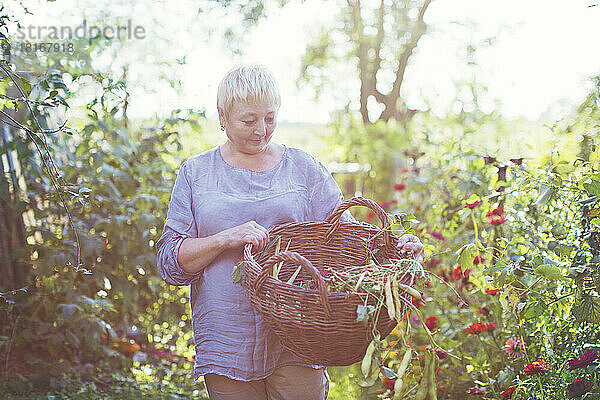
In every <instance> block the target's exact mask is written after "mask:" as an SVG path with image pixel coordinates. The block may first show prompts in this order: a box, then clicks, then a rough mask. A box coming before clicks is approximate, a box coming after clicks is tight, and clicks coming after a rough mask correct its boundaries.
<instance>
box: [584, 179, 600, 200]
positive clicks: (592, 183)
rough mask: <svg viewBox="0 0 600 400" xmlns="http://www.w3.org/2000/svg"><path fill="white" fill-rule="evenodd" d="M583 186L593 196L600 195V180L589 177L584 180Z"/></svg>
mask: <svg viewBox="0 0 600 400" xmlns="http://www.w3.org/2000/svg"><path fill="white" fill-rule="evenodd" d="M583 188H584V189H585V190H586V191H587V192H588V193H589V194H591V195H592V196H600V182H598V181H596V180H594V179H591V178H588V179H586V180H585V181H583Z"/></svg>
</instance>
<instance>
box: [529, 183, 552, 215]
mask: <svg viewBox="0 0 600 400" xmlns="http://www.w3.org/2000/svg"><path fill="white" fill-rule="evenodd" d="M555 192H556V190H555V189H554V188H553V187H552V186H546V185H542V187H541V188H540V195H539V196H538V198H537V200H536V201H535V203H534V204H535V205H536V206H539V207H542V209H543V208H544V207H545V206H546V203H547V202H548V200H549V199H550V198H552V196H554V193H555Z"/></svg>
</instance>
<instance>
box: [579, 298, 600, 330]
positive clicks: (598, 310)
mask: <svg viewBox="0 0 600 400" xmlns="http://www.w3.org/2000/svg"><path fill="white" fill-rule="evenodd" d="M573 315H574V316H575V318H576V319H577V321H579V322H589V323H592V324H600V297H598V296H592V295H589V294H584V295H583V296H581V298H580V299H579V300H578V301H577V302H576V303H575V306H574V307H573Z"/></svg>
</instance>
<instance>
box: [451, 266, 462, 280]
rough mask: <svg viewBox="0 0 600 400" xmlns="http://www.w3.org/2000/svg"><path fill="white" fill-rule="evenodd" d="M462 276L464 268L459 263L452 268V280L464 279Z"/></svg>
mask: <svg viewBox="0 0 600 400" xmlns="http://www.w3.org/2000/svg"><path fill="white" fill-rule="evenodd" d="M462 277H463V273H462V268H461V266H460V265H457V266H456V267H454V269H453V270H452V280H453V281H459V280H461V279H462Z"/></svg>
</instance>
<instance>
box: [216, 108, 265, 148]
mask: <svg viewBox="0 0 600 400" xmlns="http://www.w3.org/2000/svg"><path fill="white" fill-rule="evenodd" d="M219 117H220V119H221V124H222V125H223V127H224V128H225V134H226V135H227V138H228V139H229V142H230V143H231V145H232V146H233V147H234V149H235V150H237V151H239V152H241V153H244V154H258V153H260V152H262V151H263V150H264V149H265V148H266V147H267V145H268V144H269V141H270V140H271V137H272V136H273V132H274V131H275V127H276V126H277V108H276V107H275V106H274V105H272V104H269V103H266V102H254V101H249V102H246V101H243V102H235V103H233V105H232V107H231V110H230V111H229V118H227V119H225V118H224V117H223V116H222V115H220V116H219Z"/></svg>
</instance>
